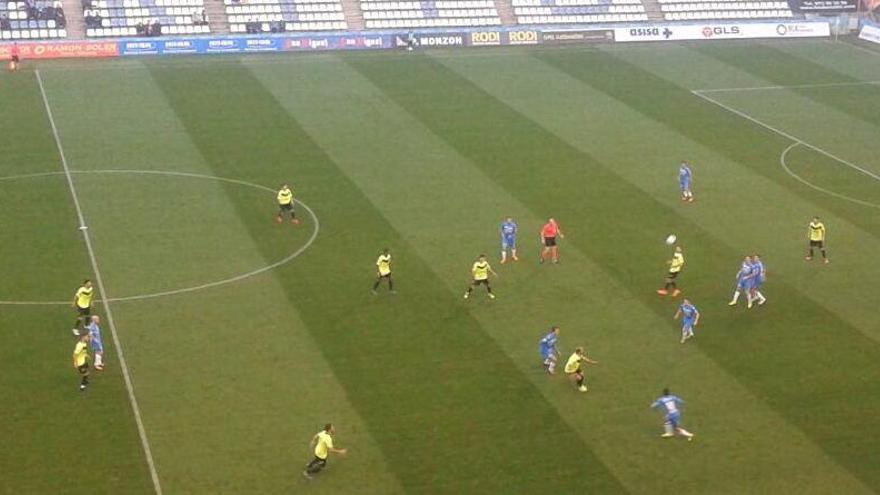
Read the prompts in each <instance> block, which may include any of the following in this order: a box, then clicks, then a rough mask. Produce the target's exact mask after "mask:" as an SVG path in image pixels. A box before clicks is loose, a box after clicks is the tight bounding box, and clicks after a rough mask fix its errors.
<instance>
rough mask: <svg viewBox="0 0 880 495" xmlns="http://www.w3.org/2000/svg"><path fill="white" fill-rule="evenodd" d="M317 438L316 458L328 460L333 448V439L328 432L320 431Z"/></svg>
mask: <svg viewBox="0 0 880 495" xmlns="http://www.w3.org/2000/svg"><path fill="white" fill-rule="evenodd" d="M316 436H317V438H318V441H317V442H316V443H315V457H317V458H318V459H326V458H327V456H328V455H330V449H332V448H333V437H331V436H330V434H329V433H327V432H326V431H320V432H319V433H318V434H317V435H316Z"/></svg>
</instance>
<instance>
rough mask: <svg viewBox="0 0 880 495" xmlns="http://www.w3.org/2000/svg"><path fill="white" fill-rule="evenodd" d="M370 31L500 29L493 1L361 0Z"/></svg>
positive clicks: (499, 21) (499, 20)
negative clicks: (401, 0) (460, 27)
mask: <svg viewBox="0 0 880 495" xmlns="http://www.w3.org/2000/svg"><path fill="white" fill-rule="evenodd" d="M361 9H362V10H363V12H364V21H365V25H366V27H367V28H368V29H389V28H390V29H394V28H431V27H455V26H499V25H501V19H500V18H499V17H498V11H497V10H496V9H495V2H494V1H493V0H436V1H435V0H425V1H416V2H412V1H410V2H389V1H386V0H361Z"/></svg>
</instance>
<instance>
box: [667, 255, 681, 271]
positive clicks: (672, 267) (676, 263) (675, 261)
mask: <svg viewBox="0 0 880 495" xmlns="http://www.w3.org/2000/svg"><path fill="white" fill-rule="evenodd" d="M683 266H684V255H683V254H681V253H675V254H673V255H672V261H670V262H669V273H678V272H680V271H681V268H682V267H683Z"/></svg>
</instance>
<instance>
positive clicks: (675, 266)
mask: <svg viewBox="0 0 880 495" xmlns="http://www.w3.org/2000/svg"><path fill="white" fill-rule="evenodd" d="M666 264H667V265H669V273H668V274H667V275H666V285H664V286H663V288H662V289H657V294H660V295H661V296H665V295H666V294H669V289H672V297H676V296H678V295H679V294H681V291H680V290H678V286H677V285H676V283H675V279H677V278H678V274H679V273H681V269H682V268H684V253H682V251H681V246H675V252H674V253H672V259H671V260H669V261H667V262H666Z"/></svg>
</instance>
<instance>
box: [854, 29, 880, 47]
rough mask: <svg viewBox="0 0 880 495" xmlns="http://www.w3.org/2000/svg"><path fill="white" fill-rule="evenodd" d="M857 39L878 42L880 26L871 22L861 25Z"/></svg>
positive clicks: (879, 40) (879, 39)
mask: <svg viewBox="0 0 880 495" xmlns="http://www.w3.org/2000/svg"><path fill="white" fill-rule="evenodd" d="M859 39H863V40H865V41H873V42H874V43H880V27H878V26H875V25H873V24H865V25H864V26H862V30H861V32H859Z"/></svg>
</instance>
